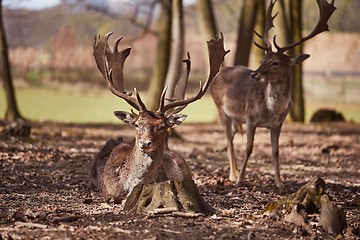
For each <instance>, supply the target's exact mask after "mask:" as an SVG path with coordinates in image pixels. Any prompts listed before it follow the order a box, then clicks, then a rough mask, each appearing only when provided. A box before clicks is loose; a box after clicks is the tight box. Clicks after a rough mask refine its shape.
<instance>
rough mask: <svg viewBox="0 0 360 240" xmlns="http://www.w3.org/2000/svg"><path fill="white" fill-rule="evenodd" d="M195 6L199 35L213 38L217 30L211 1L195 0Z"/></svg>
mask: <svg viewBox="0 0 360 240" xmlns="http://www.w3.org/2000/svg"><path fill="white" fill-rule="evenodd" d="M196 7H197V17H198V22H199V26H200V33H201V35H202V36H203V37H204V39H206V40H208V39H211V38H214V37H215V36H216V34H217V31H218V30H217V27H216V22H215V17H214V11H213V7H212V3H211V1H210V0H197V1H196Z"/></svg>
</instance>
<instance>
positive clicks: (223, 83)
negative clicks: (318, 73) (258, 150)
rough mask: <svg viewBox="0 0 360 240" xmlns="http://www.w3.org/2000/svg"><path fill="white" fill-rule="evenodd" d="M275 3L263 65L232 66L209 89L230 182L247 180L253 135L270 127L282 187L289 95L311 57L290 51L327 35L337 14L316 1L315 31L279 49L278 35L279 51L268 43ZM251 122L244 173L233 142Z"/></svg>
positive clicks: (269, 16)
mask: <svg viewBox="0 0 360 240" xmlns="http://www.w3.org/2000/svg"><path fill="white" fill-rule="evenodd" d="M275 2H276V0H275V1H274V0H271V2H270V5H269V7H268V9H267V13H266V24H265V30H264V35H263V36H261V35H260V34H258V33H257V32H255V34H256V35H257V36H258V37H259V38H261V39H262V41H263V42H264V44H265V46H263V45H260V44H258V43H256V42H255V41H254V44H255V45H256V46H257V47H259V48H261V49H263V50H265V55H264V56H263V58H262V60H261V63H260V66H259V68H258V69H256V70H255V71H253V70H251V69H248V68H246V67H244V66H232V67H225V68H223V69H221V71H220V72H219V74H218V75H217V76H216V77H215V79H214V80H213V82H212V84H211V87H210V90H211V95H212V97H213V99H214V102H215V104H216V107H217V109H218V112H219V117H220V120H221V123H222V125H223V126H224V128H225V134H226V138H227V156H228V159H229V163H230V174H229V179H230V180H231V181H236V183H237V184H240V183H241V181H243V180H244V176H245V168H246V164H247V162H248V159H249V157H250V155H251V153H252V150H253V142H254V134H255V130H256V128H257V127H263V128H268V129H270V138H271V146H272V158H273V165H274V169H275V185H276V186H277V187H278V188H279V189H283V188H284V185H283V183H282V181H281V179H280V172H279V136H280V132H281V127H282V125H283V122H284V120H285V118H286V116H287V115H288V113H289V111H290V110H291V107H292V100H291V96H290V71H291V65H294V64H299V63H301V62H303V61H304V60H306V59H307V58H308V57H309V56H310V55H308V54H301V55H299V56H288V55H286V54H285V52H286V51H287V50H289V49H290V48H293V47H295V46H297V45H300V44H302V43H304V42H305V41H307V40H309V39H310V38H312V37H314V36H316V35H318V34H319V33H321V32H323V31H328V25H327V21H328V20H329V18H330V16H331V14H332V13H333V12H334V11H335V9H336V8H335V7H334V1H332V3H331V4H329V3H328V2H327V1H326V0H317V4H318V7H319V10H320V17H319V20H318V23H317V25H316V26H315V28H314V29H313V31H312V32H311V33H310V34H309V35H308V36H306V37H303V38H301V39H300V40H298V41H297V42H294V43H292V44H289V45H287V46H284V47H280V46H279V45H278V44H277V43H276V36H274V39H273V44H274V45H275V47H276V49H277V51H276V52H273V51H272V46H271V43H270V41H269V40H268V31H269V30H270V29H271V28H272V27H273V26H274V25H273V20H274V18H275V17H276V15H277V14H275V15H274V16H272V9H273V6H274V4H275ZM244 123H245V124H246V137H247V144H246V152H245V157H244V160H243V163H242V167H241V170H240V173H239V171H238V168H237V163H236V157H235V153H234V144H233V139H234V136H235V134H236V132H237V131H238V130H239V128H240V130H241V132H243V129H242V124H244Z"/></svg>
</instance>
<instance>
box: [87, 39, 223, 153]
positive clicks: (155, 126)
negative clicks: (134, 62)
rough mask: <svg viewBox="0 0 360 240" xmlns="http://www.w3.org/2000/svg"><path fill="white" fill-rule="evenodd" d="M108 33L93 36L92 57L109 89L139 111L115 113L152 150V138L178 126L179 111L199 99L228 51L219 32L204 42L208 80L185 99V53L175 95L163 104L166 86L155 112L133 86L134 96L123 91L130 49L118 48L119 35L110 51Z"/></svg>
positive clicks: (180, 119)
mask: <svg viewBox="0 0 360 240" xmlns="http://www.w3.org/2000/svg"><path fill="white" fill-rule="evenodd" d="M111 34H112V33H109V34H107V35H105V36H96V37H95V41H94V57H95V61H96V64H97V67H98V69H99V70H100V72H101V74H102V75H103V77H104V79H105V80H106V81H107V83H108V86H109V89H110V91H111V92H112V93H113V94H114V95H116V96H118V97H119V98H121V99H123V100H125V101H126V102H127V103H128V104H129V105H131V106H132V107H133V108H135V109H136V110H137V111H139V113H138V114H136V113H134V112H131V113H129V112H123V111H116V112H115V115H116V116H117V117H118V118H119V119H120V120H122V121H123V122H125V123H128V124H131V125H134V126H136V128H137V135H136V136H137V139H141V140H139V142H137V143H138V144H139V145H138V146H139V147H140V148H141V149H142V150H143V151H145V152H150V151H153V150H154V149H156V148H157V146H155V145H154V141H153V139H156V138H158V137H159V136H160V135H161V134H162V133H166V130H167V129H168V128H171V127H174V126H177V125H179V124H180V123H181V122H182V121H183V120H185V118H186V115H184V114H178V113H179V112H180V111H181V110H183V109H184V108H185V107H186V106H187V105H188V104H190V103H192V102H195V101H197V100H199V99H200V98H201V97H202V96H203V95H204V94H205V92H206V90H207V89H208V87H209V85H210V83H211V81H212V79H213V78H214V77H215V75H216V74H217V73H218V71H219V68H220V66H221V64H222V62H223V61H224V57H225V55H226V54H227V53H228V52H229V51H225V50H224V39H223V35H222V34H220V37H216V38H215V39H211V40H209V41H208V42H207V45H208V53H209V64H210V73H209V76H208V79H207V80H206V82H205V84H204V85H202V84H201V82H200V89H199V91H198V93H197V94H196V95H195V96H193V97H191V98H186V99H185V97H184V95H185V91H186V85H187V84H186V83H187V81H188V76H189V71H190V66H191V61H190V56H189V55H188V59H186V60H184V62H185V63H186V66H187V68H186V73H185V74H183V77H182V78H181V80H180V81H179V82H178V84H177V87H176V92H175V94H174V96H175V98H174V99H170V100H169V103H167V104H165V94H166V91H167V87H165V88H164V89H163V92H162V95H161V98H160V103H159V108H158V109H157V110H156V111H150V110H148V109H147V108H146V106H145V104H144V102H143V101H142V99H141V97H140V95H139V93H138V92H137V90H136V89H134V95H135V97H133V96H132V95H133V93H129V92H126V91H125V90H124V77H123V66H124V62H125V60H126V58H127V57H128V56H129V54H130V50H131V48H126V49H124V50H122V51H119V50H118V45H119V43H120V41H121V39H122V38H118V39H117V40H116V41H115V43H114V50H113V51H111V49H110V47H109V45H108V39H109V37H110V36H111ZM153 132H156V134H154V135H151V134H150V133H153ZM140 136H141V137H140Z"/></svg>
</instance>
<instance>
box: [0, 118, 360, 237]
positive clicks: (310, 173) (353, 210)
mask: <svg viewBox="0 0 360 240" xmlns="http://www.w3.org/2000/svg"><path fill="white" fill-rule="evenodd" d="M176 131H177V132H178V133H179V134H180V135H181V136H182V137H183V138H184V140H183V141H182V140H177V139H171V140H170V147H171V148H172V149H173V150H176V151H178V152H180V153H181V154H182V155H183V156H184V157H186V159H187V161H188V163H189V165H190V166H191V169H192V173H193V176H194V180H195V183H196V184H197V186H198V188H199V190H200V192H201V194H202V196H203V197H204V199H205V200H206V201H207V202H208V203H209V204H210V205H211V206H213V207H214V208H216V210H217V213H216V214H214V215H211V216H198V217H192V218H190V217H180V216H172V215H170V214H169V215H164V216H154V215H132V214H126V213H124V211H123V210H122V207H121V206H120V205H109V204H105V203H104V202H103V201H102V198H101V196H100V194H99V193H97V192H91V191H90V190H89V180H88V170H89V166H90V163H91V161H92V158H93V157H94V155H95V154H96V152H97V151H98V150H99V148H100V147H101V145H102V144H104V142H105V141H106V140H108V139H109V138H115V137H124V138H125V139H128V140H130V139H131V138H132V136H133V129H132V128H130V127H128V126H124V125H72V124H55V123H33V126H32V135H31V137H30V138H24V139H21V138H14V137H5V136H3V137H0V179H1V181H0V239H335V238H336V236H332V235H330V234H328V233H326V232H325V231H324V230H323V229H322V227H320V226H318V225H317V223H316V221H315V220H314V221H312V222H310V226H311V228H312V230H313V234H312V235H311V234H306V232H305V231H303V229H301V227H297V226H295V225H294V224H292V223H288V222H285V221H284V220H282V219H276V218H275V219H274V218H271V217H270V216H266V215H264V214H263V209H264V206H265V205H266V204H267V203H268V202H270V201H272V200H275V199H278V198H280V197H284V196H286V195H288V194H290V193H293V192H295V191H296V190H297V189H299V188H300V187H301V186H302V185H304V184H305V183H307V182H308V181H310V180H311V179H313V178H314V177H321V178H323V179H324V180H325V182H326V193H327V194H328V195H330V196H331V197H332V198H333V200H334V201H335V202H336V204H337V205H339V206H341V207H342V208H343V209H344V210H345V213H346V220H347V227H346V229H345V230H344V233H343V235H342V236H338V237H339V238H344V239H360V205H359V195H360V125H356V124H351V123H341V124H340V123H337V124H318V125H300V124H285V126H284V129H283V132H282V135H281V137H280V156H281V175H282V178H283V180H284V183H285V185H286V192H285V193H279V192H278V191H277V190H276V189H275V187H274V182H273V167H272V163H271V146H270V140H269V133H268V131H267V130H265V129H258V130H257V134H256V136H255V145H254V146H255V147H254V151H253V155H252V156H251V158H250V160H249V164H248V168H247V173H246V179H247V182H246V183H245V184H244V185H242V186H234V184H232V183H231V182H229V181H228V180H227V175H228V170H229V168H228V162H227V160H226V150H225V146H226V141H225V137H224V134H223V132H222V128H221V126H219V125H218V124H206V125H200V124H189V125H187V124H183V125H182V126H179V127H178V128H177V129H176ZM244 141H245V139H244V137H241V135H240V134H239V135H238V136H237V137H236V140H235V144H236V149H237V154H238V156H239V157H238V158H239V162H240V159H241V157H240V156H242V153H243V152H244V148H245V147H244ZM315 218H316V217H315Z"/></svg>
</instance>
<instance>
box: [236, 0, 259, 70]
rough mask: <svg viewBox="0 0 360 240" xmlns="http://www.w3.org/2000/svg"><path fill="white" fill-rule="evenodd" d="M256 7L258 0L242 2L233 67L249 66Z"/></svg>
mask: <svg viewBox="0 0 360 240" xmlns="http://www.w3.org/2000/svg"><path fill="white" fill-rule="evenodd" d="M258 5H259V0H244V2H243V5H242V8H241V16H240V21H239V28H238V40H237V48H236V52H235V59H234V65H244V66H248V65H249V57H250V50H251V46H252V39H253V32H254V27H255V20H256V12H257V9H258Z"/></svg>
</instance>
